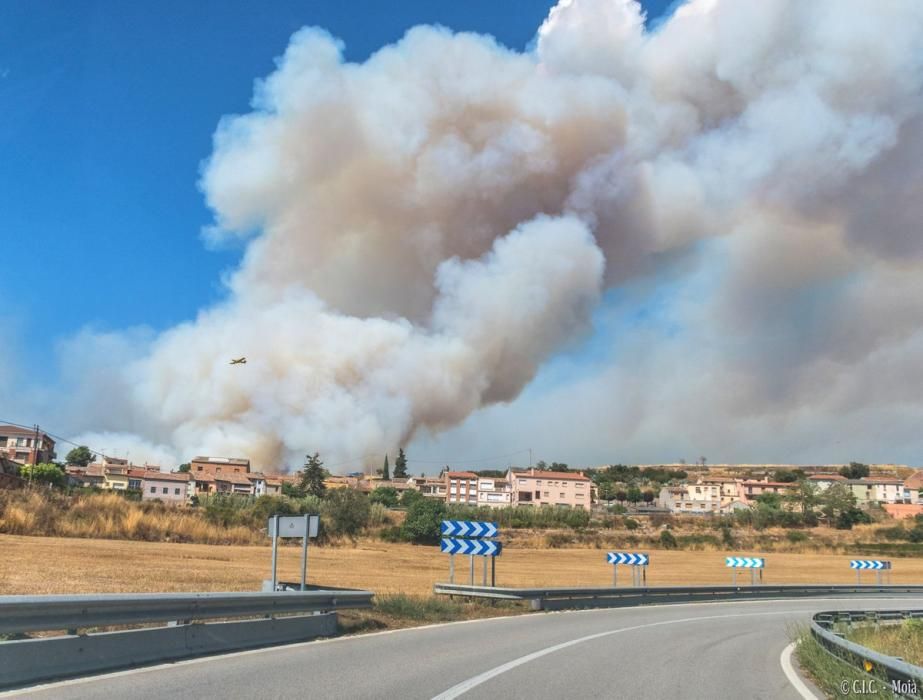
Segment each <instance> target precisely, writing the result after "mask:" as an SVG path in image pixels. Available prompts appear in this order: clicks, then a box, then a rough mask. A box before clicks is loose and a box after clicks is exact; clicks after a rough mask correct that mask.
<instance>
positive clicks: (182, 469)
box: [176, 462, 192, 473]
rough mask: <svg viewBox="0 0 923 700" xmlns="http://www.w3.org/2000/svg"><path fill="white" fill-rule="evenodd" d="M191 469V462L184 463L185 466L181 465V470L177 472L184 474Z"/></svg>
mask: <svg viewBox="0 0 923 700" xmlns="http://www.w3.org/2000/svg"><path fill="white" fill-rule="evenodd" d="M190 469H192V465H191V464H189V462H184V463H183V464H181V465H179V469H177V470H176V471H178V472H182V473H188V472H189V470H190Z"/></svg>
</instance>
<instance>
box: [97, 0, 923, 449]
mask: <svg viewBox="0 0 923 700" xmlns="http://www.w3.org/2000/svg"><path fill="white" fill-rule="evenodd" d="M342 48H343V47H342V46H341V45H340V44H339V43H338V41H337V40H336V39H334V38H332V37H330V36H329V35H328V34H326V33H325V32H323V31H321V30H317V29H304V30H302V31H300V32H298V33H296V34H295V35H294V36H293V37H292V40H291V43H290V45H289V47H288V49H287V51H286V52H285V55H284V56H283V57H282V58H281V59H279V62H278V69H277V70H276V71H275V72H274V73H273V74H272V75H271V76H269V77H268V78H267V79H265V80H264V81H262V82H260V83H259V84H258V86H257V89H256V94H255V97H254V101H253V111H252V112H251V113H249V114H246V115H243V116H234V117H228V118H225V119H224V120H222V122H221V124H220V126H219V128H218V131H217V133H216V135H215V144H214V152H213V154H212V156H211V158H210V159H209V161H208V162H207V163H206V165H205V166H204V169H203V174H202V189H203V191H204V194H205V197H206V199H207V201H208V203H209V205H210V206H211V208H212V209H213V210H214V212H215V224H214V226H213V227H211V228H210V229H209V231H208V232H207V236H208V238H209V239H210V240H211V241H212V242H214V243H220V242H221V241H223V240H227V239H235V238H243V239H245V240H246V241H247V243H246V245H247V248H246V254H245V256H244V260H243V262H242V264H241V266H240V268H239V269H238V270H236V271H235V272H234V273H233V275H232V276H231V277H230V279H229V281H228V286H229V298H228V300H227V301H226V302H225V303H223V304H221V305H219V306H217V307H215V308H212V309H208V310H205V311H203V312H202V313H201V314H200V315H199V317H198V318H197V319H196V320H195V321H193V322H191V323H188V324H184V325H182V326H180V327H178V328H176V329H173V330H171V331H169V332H167V333H164V334H162V335H161V336H160V337H159V338H157V339H156V340H154V341H153V342H152V343H151V344H150V346H149V348H148V350H147V351H146V352H145V353H143V357H141V359H138V360H137V361H134V362H132V363H129V365H128V369H127V370H126V371H125V373H124V375H123V376H122V377H121V379H122V381H124V382H125V383H126V391H127V394H128V396H130V398H131V401H132V405H133V407H132V409H131V410H127V411H125V412H124V414H123V415H124V416H125V417H126V418H125V420H130V421H132V422H133V424H132V425H130V426H129V425H125V424H123V425H113V426H105V427H107V428H109V427H111V428H122V429H128V428H130V429H131V430H132V431H134V432H137V433H139V434H142V435H144V436H146V437H147V438H149V439H151V440H154V441H156V442H159V443H162V444H167V445H171V446H172V447H174V448H176V449H178V450H181V451H183V453H188V452H190V451H208V452H214V453H222V454H230V453H234V454H248V455H250V456H252V457H254V458H255V459H256V460H258V461H261V462H264V463H266V464H267V465H271V464H273V463H277V462H279V461H285V460H286V459H289V458H293V457H294V456H295V455H301V454H303V453H304V452H305V451H306V450H308V449H310V450H315V449H317V450H320V451H322V452H323V453H324V454H325V455H327V456H328V457H329V458H330V459H331V460H332V461H336V460H340V459H347V458H350V457H354V456H356V455H361V454H365V453H367V452H384V451H386V450H393V449H394V448H395V446H396V445H398V444H404V443H406V442H407V441H409V440H412V439H413V438H414V437H415V436H418V435H419V431H421V429H422V430H425V431H427V432H429V433H437V432H439V431H442V430H445V429H447V428H451V427H452V426H456V425H458V424H460V423H462V422H463V421H465V420H466V418H468V417H469V416H471V415H472V414H474V413H476V412H477V411H478V410H479V409H480V408H482V407H485V406H489V405H491V404H495V403H497V402H511V401H515V399H516V398H517V396H519V394H520V392H521V391H522V390H523V388H524V387H526V386H527V385H528V384H529V382H530V381H531V380H532V379H533V378H534V376H535V375H536V373H537V372H538V371H539V369H540V368H541V367H542V365H543V363H545V362H546V361H547V360H548V359H549V358H550V357H552V356H553V355H554V354H555V353H556V352H558V351H559V350H561V349H562V348H565V347H567V346H570V345H573V344H574V343H576V342H578V341H579V340H580V339H581V337H582V336H583V335H584V334H585V333H586V332H587V331H588V329H589V323H590V318H591V314H592V312H593V310H594V307H596V306H597V304H598V302H599V299H600V295H601V293H602V292H603V290H604V289H606V288H616V289H620V290H622V289H628V290H632V289H633V290H643V289H645V286H646V285H647V288H648V289H650V288H652V287H656V286H657V285H665V284H666V285H670V287H671V288H673V289H674V290H675V296H674V297H673V298H670V299H668V300H666V301H665V302H664V309H663V310H662V313H661V318H660V320H661V321H662V322H663V324H665V325H662V326H660V327H656V328H654V327H645V326H644V325H643V324H639V325H638V327H637V328H636V329H631V328H629V329H628V330H627V331H626V332H625V334H624V335H621V336H619V337H618V338H615V339H613V341H612V342H613V344H617V345H618V346H619V348H620V350H619V352H617V353H614V355H613V358H612V366H610V367H607V368H605V369H604V370H603V371H602V373H601V374H600V375H599V376H597V377H594V378H592V379H590V380H587V381H586V382H577V383H575V384H574V385H573V386H571V387H570V388H569V389H568V390H567V391H569V392H570V393H569V394H568V393H567V392H565V396H564V397H563V398H562V397H561V396H558V397H557V399H556V400H559V401H560V402H561V404H562V405H569V404H571V403H572V404H573V406H572V408H573V411H572V413H571V414H570V415H571V416H572V417H574V418H573V420H574V421H576V422H577V423H581V424H582V425H583V426H589V425H592V426H593V428H594V430H595V433H594V435H595V438H592V437H591V436H589V437H588V439H591V440H592V444H594V445H596V446H597V447H608V448H610V449H614V448H616V447H617V446H620V445H628V446H630V449H635V450H636V451H637V450H640V451H641V452H644V451H645V450H650V451H653V450H656V449H657V447H656V444H657V441H658V440H659V441H660V444H661V445H663V444H664V443H667V444H674V445H678V446H680V447H677V448H676V449H682V446H684V445H687V444H688V445H695V444H697V443H696V440H698V441H699V443H698V444H704V445H711V444H714V445H717V444H719V443H720V444H721V445H722V446H723V448H722V449H726V450H729V451H731V452H732V453H731V454H729V455H728V457H729V458H738V459H740V458H743V459H746V458H748V457H749V458H753V457H754V455H753V454H752V453H751V454H749V455H740V454H737V453H733V450H755V449H759V447H760V445H765V444H767V442H768V441H771V440H772V439H774V437H775V436H776V435H779V434H781V435H786V434H788V435H790V438H791V442H792V449H793V450H794V451H795V452H796V453H797V454H813V453H811V449H816V448H817V445H812V444H811V441H810V438H809V437H807V433H805V430H806V428H810V430H813V431H815V432H816V434H818V435H822V434H827V433H829V432H830V431H829V429H828V428H829V426H830V424H831V422H835V421H838V420H844V421H847V420H852V419H847V418H846V416H847V415H852V414H853V413H856V412H857V411H860V412H861V413H862V415H863V417H864V418H863V420H864V423H863V424H864V425H867V426H870V427H871V426H879V427H880V426H881V425H887V426H891V428H893V426H894V425H895V422H894V417H893V413H894V407H895V406H896V405H904V406H905V407H906V408H907V411H908V412H909V413H912V414H915V415H919V414H920V413H921V399H919V398H918V396H916V395H914V392H913V391H912V389H911V384H912V382H908V381H907V378H908V377H918V376H920V373H921V369H923V368H921V364H923V355H921V344H923V336H921V333H920V331H919V329H920V328H921V321H923V295H921V292H923V282H921V281H920V280H921V279H923V277H921V275H920V272H921V271H923V270H921V267H923V265H921V253H923V238H921V236H920V234H919V229H918V226H919V223H918V222H919V221H920V214H923V211H921V207H923V205H921V203H920V202H921V198H920V192H921V185H923V175H921V174H920V171H919V168H918V167H917V164H918V163H919V162H920V159H919V157H918V156H919V155H923V153H921V152H923V121H921V112H923V89H921V88H923V5H921V4H920V3H919V2H916V0H906V1H903V2H902V1H901V0H888V1H886V2H881V3H868V2H866V1H865V0H845V1H844V0H815V1H813V2H809V3H805V2H802V1H800V0H761V1H760V2H731V1H728V0H692V1H691V2H688V3H686V4H685V5H682V6H680V7H679V8H678V9H677V11H676V12H675V13H674V15H673V16H672V17H671V18H670V19H668V20H667V21H665V22H664V23H662V24H661V25H660V26H659V27H658V28H657V29H656V30H655V31H653V32H648V31H646V30H645V28H644V17H643V14H642V11H641V9H640V7H639V6H638V5H637V3H635V2H632V1H630V0H561V2H560V3H559V5H558V6H557V7H555V8H554V9H553V10H552V11H551V13H550V15H549V17H548V19H547V20H546V22H545V23H544V24H543V26H542V27H541V28H540V30H539V32H538V36H537V41H536V43H535V48H534V49H533V50H531V51H529V52H527V53H517V52H513V51H510V50H507V49H506V48H504V47H502V46H499V45H497V44H496V43H495V42H494V41H492V40H491V39H490V38H486V37H482V36H477V35H472V34H453V33H452V32H450V31H448V30H444V29H438V28H432V27H419V28H416V29H413V30H411V31H410V32H408V34H407V35H406V36H405V37H404V38H403V39H402V40H401V41H400V42H398V43H397V44H395V45H392V46H387V47H385V48H383V49H381V50H380V51H379V52H378V53H376V54H375V55H373V56H372V57H370V58H369V59H368V60H367V61H366V62H364V63H362V64H350V63H346V62H344V60H343V57H342ZM664 327H669V329H670V332H669V333H665V332H664ZM232 354H233V355H247V356H248V358H249V364H248V365H247V366H246V367H233V368H231V367H228V366H227V359H228V358H229V356H230V355H232ZM560 391H561V390H557V393H560ZM613 394H617V395H618V396H619V397H620V407H619V408H617V409H612V407H611V401H610V399H611V396H612V395H613ZM703 402H704V405H706V406H708V409H709V410H708V411H707V412H703V411H702V406H703ZM504 410H506V413H507V415H509V412H510V411H514V410H516V411H518V414H517V415H519V416H520V417H523V416H524V414H526V413H529V412H530V410H531V407H530V406H529V405H523V404H521V403H513V404H512V407H511V408H510V409H495V410H494V411H493V412H492V415H493V414H496V413H497V412H498V411H499V412H500V413H503V412H504ZM587 414H592V419H591V420H589V421H581V418H580V417H581V416H585V415H587ZM706 414H707V416H709V418H706V417H705V416H706ZM529 415H531V418H530V417H528V416H525V417H524V418H523V420H522V424H523V425H529V426H531V427H530V428H529V429H530V430H534V431H545V430H546V428H543V427H542V425H548V424H549V423H554V420H553V419H552V418H551V417H550V416H546V414H545V412H543V411H542V410H536V411H533V412H532V413H531V414H529ZM536 417H541V418H543V419H545V418H547V419H548V420H547V421H546V423H543V424H542V425H536V424H535V420H536ZM510 421H512V422H513V423H515V422H516V419H515V418H512V419H509V420H508V421H506V422H505V423H503V424H504V425H506V427H507V428H508V433H507V435H518V433H519V432H522V431H521V430H519V429H518V428H517V427H516V426H515V425H510V424H509V422H510ZM475 422H477V418H475ZM498 424H499V423H498ZM825 426H826V427H825ZM574 428H575V430H577V431H578V432H580V430H581V428H580V426H574ZM548 429H550V430H552V431H553V430H556V429H558V428H557V426H555V427H550V428H548ZM740 430H748V431H755V433H753V434H755V435H756V437H753V436H752V435H751V436H750V437H747V438H742V437H741V436H740V435H739V434H737V433H738V431H740ZM487 432H490V431H487ZM463 434H464V433H456V434H455V435H456V436H458V435H463ZM900 434H901V435H902V436H903V437H902V438H901V439H903V440H904V443H905V447H906V446H910V447H913V446H923V445H921V442H920V439H919V438H916V437H913V436H914V435H916V433H913V432H910V433H907V434H904V433H903V432H901V433H900ZM468 437H470V436H467V435H466V436H465V440H467V439H468ZM870 437H871V438H874V433H873V434H872V435H871V436H870ZM452 439H453V438H452V437H451V435H450V438H449V441H448V442H447V443H445V444H452ZM818 439H821V438H818ZM498 441H502V444H503V445H504V447H506V446H508V445H509V443H508V442H506V441H505V440H503V437H502V436H499V435H497V436H495V441H494V444H497V442H498ZM908 441H909V442H908ZM566 443H567V440H566V439H565V440H564V442H562V444H566ZM690 449H696V447H694V446H692V447H690ZM597 454H598V451H597ZM647 454H650V452H648V453H647ZM672 456H673V455H672V453H671V454H651V455H650V457H649V458H651V459H658V458H659V459H669V458H671V457H672Z"/></svg>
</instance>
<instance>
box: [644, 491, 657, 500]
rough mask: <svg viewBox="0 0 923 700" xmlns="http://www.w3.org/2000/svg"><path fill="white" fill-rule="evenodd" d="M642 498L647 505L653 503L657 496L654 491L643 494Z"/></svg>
mask: <svg viewBox="0 0 923 700" xmlns="http://www.w3.org/2000/svg"><path fill="white" fill-rule="evenodd" d="M641 498H643V499H644V502H645V503H653V502H654V499H655V498H656V496H655V495H654V492H653V491H645V492H644V493H642V494H641Z"/></svg>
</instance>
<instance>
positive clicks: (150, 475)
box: [144, 471, 189, 481]
mask: <svg viewBox="0 0 923 700" xmlns="http://www.w3.org/2000/svg"><path fill="white" fill-rule="evenodd" d="M144 480H145V481H189V475H188V474H186V473H183V472H179V473H175V472H153V471H147V472H144Z"/></svg>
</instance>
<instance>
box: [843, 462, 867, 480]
mask: <svg viewBox="0 0 923 700" xmlns="http://www.w3.org/2000/svg"><path fill="white" fill-rule="evenodd" d="M840 474H841V475H842V476H845V477H846V478H847V479H862V478H863V477H866V476H868V475H869V466H868V465H867V464H862V463H861V462H850V463H849V466H848V467H843V468H842V469H840Z"/></svg>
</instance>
